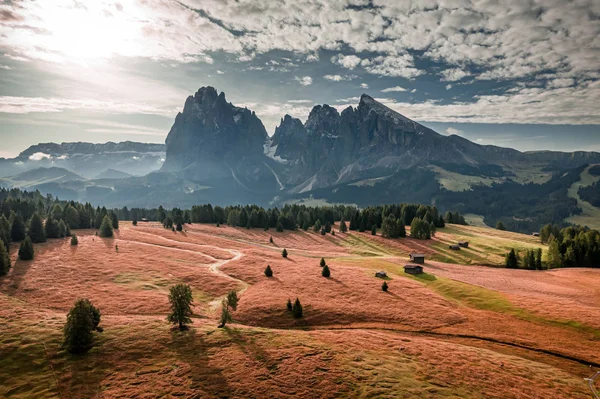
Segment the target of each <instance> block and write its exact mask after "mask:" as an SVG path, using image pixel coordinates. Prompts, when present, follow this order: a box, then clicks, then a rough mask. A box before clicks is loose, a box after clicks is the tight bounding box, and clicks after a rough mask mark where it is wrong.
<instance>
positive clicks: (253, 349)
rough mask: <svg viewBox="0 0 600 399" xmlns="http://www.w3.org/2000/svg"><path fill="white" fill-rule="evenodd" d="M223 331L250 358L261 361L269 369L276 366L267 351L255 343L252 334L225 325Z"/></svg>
mask: <svg viewBox="0 0 600 399" xmlns="http://www.w3.org/2000/svg"><path fill="white" fill-rule="evenodd" d="M223 331H224V332H225V334H227V335H228V336H229V338H230V339H231V341H232V342H233V343H234V344H236V345H237V346H238V347H239V348H240V350H241V351H242V352H244V353H245V354H246V355H247V356H248V357H250V358H251V359H254V360H256V361H258V362H260V363H262V364H263V365H264V366H265V367H266V368H267V369H269V370H272V369H273V368H274V367H275V366H276V362H275V361H274V360H273V359H272V358H271V356H270V355H269V353H268V352H267V351H265V350H264V349H263V348H262V347H261V346H260V345H259V344H257V343H256V340H255V339H254V338H253V337H252V335H248V334H244V332H246V331H244V330H239V329H237V328H227V327H225V328H224V329H223Z"/></svg>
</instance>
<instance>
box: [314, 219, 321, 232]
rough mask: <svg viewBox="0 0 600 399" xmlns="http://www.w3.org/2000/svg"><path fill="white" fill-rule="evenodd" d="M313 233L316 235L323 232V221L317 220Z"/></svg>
mask: <svg viewBox="0 0 600 399" xmlns="http://www.w3.org/2000/svg"><path fill="white" fill-rule="evenodd" d="M313 231H314V232H315V233H316V232H318V231H321V221H320V220H319V219H317V221H316V222H315V225H314V226H313Z"/></svg>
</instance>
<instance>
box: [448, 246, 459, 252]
mask: <svg viewBox="0 0 600 399" xmlns="http://www.w3.org/2000/svg"><path fill="white" fill-rule="evenodd" d="M448 248H449V249H451V250H453V251H460V246H458V245H450V246H449V247H448Z"/></svg>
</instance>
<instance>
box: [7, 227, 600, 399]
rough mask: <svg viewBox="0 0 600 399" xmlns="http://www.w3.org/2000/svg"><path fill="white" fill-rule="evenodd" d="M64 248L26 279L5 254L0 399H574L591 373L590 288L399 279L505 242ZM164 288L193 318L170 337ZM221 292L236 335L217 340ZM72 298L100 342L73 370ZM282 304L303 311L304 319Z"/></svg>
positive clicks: (593, 292)
mask: <svg viewBox="0 0 600 399" xmlns="http://www.w3.org/2000/svg"><path fill="white" fill-rule="evenodd" d="M77 233H78V237H79V245H78V246H77V247H72V246H71V245H70V244H69V241H68V240H66V239H65V240H50V241H49V242H47V243H45V244H40V245H36V246H35V249H36V257H35V259H34V260H33V261H28V262H23V261H18V260H16V250H17V248H16V246H13V248H11V255H12V259H13V263H14V264H13V268H12V270H11V271H10V273H9V274H8V276H5V277H3V278H0V396H1V397H8V398H30V397H36V398H37V397H46V398H50V397H61V398H87V397H97V398H120V397H143V398H154V397H174V396H178V397H195V398H212V397H215V398H221V397H236V398H285V397H302V398H338V397H347V398H375V397H377V398H379V397H384V398H589V397H590V394H589V391H588V390H587V387H586V385H585V384H584V381H583V378H584V377H587V376H588V375H589V374H591V372H590V369H589V367H588V364H589V363H594V364H599V363H600V355H599V354H600V330H599V329H600V321H599V320H600V317H599V316H600V306H599V305H600V271H598V270H590V269H564V270H552V271H542V272H531V271H524V270H508V269H501V268H491V267H484V266H476V265H474V264H473V263H472V262H469V265H468V266H465V265H459V264H451V263H447V262H442V261H440V260H428V261H427V263H426V265H425V269H426V272H427V274H426V275H423V276H420V277H411V276H407V275H405V274H404V273H403V270H402V265H404V263H406V257H405V254H406V253H408V252H411V251H417V252H424V253H426V254H427V255H428V257H433V258H434V259H436V257H437V258H443V257H444V256H447V255H445V254H444V253H443V251H441V250H440V248H441V246H442V245H445V243H446V242H447V241H451V240H454V239H456V237H462V236H466V237H471V239H472V241H473V242H474V243H475V246H474V248H472V252H468V251H465V252H464V254H461V255H460V256H464V257H465V259H467V258H469V257H470V258H469V259H470V260H471V261H475V260H477V259H483V255H481V254H480V253H478V252H477V251H478V250H479V251H481V253H483V252H490V250H489V249H485V250H483V249H481V248H478V247H477V245H478V244H479V243H480V241H477V240H478V239H480V238H481V237H483V236H486V237H488V238H486V240H492V241H493V240H496V241H495V243H496V244H494V245H497V246H498V248H501V247H503V246H504V245H512V244H510V243H512V242H518V240H519V237H518V236H509V235H508V233H507V234H506V235H501V236H496V237H495V236H493V235H495V234H497V233H496V232H495V231H492V230H490V232H488V231H487V230H486V229H479V230H478V229H476V228H463V229H458V228H454V227H449V228H448V229H443V230H441V231H440V232H439V233H438V234H437V235H436V238H435V239H434V240H431V241H417V240H413V239H410V238H408V239H400V240H386V239H383V238H381V237H379V236H376V237H373V236H371V235H370V234H361V233H347V234H341V233H337V234H336V235H335V236H331V235H327V236H321V235H320V234H317V233H312V232H284V233H277V232H274V231H268V232H264V231H262V230H247V229H235V228H230V227H225V226H222V227H218V228H217V227H215V226H209V225H198V224H194V225H186V226H185V231H184V232H180V233H176V232H172V231H170V230H165V229H163V228H162V227H160V226H159V225H158V224H155V223H140V224H139V225H138V226H136V227H134V226H132V225H131V224H129V223H126V222H123V223H122V224H121V229H120V230H119V231H118V232H116V235H115V238H113V239H102V238H99V237H96V236H95V235H94V231H93V230H90V231H78V232H77ZM510 234H512V233H510ZM271 236H272V237H273V240H274V243H273V244H271V243H269V237H271ZM489 237H491V238H489ZM503 240H506V241H507V242H508V244H507V243H505V242H504V241H503ZM527 240H529V241H531V240H530V239H529V238H528V239H527ZM527 240H524V241H527ZM490 245H491V244H490ZM528 245H532V246H534V245H536V244H535V242H532V241H531V242H529V244H528ZM117 247H118V250H117ZM283 248H286V249H287V251H288V253H289V256H288V258H287V259H284V258H283V257H282V256H281V251H282V249H283ZM495 256H500V255H499V254H495V253H490V254H489V256H487V255H486V258H485V259H486V260H491V261H493V260H494V257H495ZM321 257H324V258H325V259H326V261H327V263H328V265H329V267H330V270H331V277H330V278H324V277H322V276H321V267H320V266H319V261H320V259H321ZM267 265H270V266H271V268H272V269H273V272H274V276H273V277H272V278H267V277H266V276H265V275H264V269H265V267H266V266H267ZM376 270H385V271H386V272H387V273H388V276H389V279H388V281H387V282H388V284H389V286H390V290H389V292H387V293H384V292H382V290H381V284H382V280H381V279H377V278H375V277H374V272H375V271H376ZM179 282H184V283H187V284H189V285H190V286H191V287H192V290H193V294H194V301H195V305H194V314H195V315H194V318H193V325H192V326H191V328H190V329H189V330H188V331H183V332H179V331H174V330H172V329H171V326H170V325H169V324H168V323H167V322H166V315H167V312H168V298H167V297H168V291H169V288H170V287H171V286H172V285H174V284H176V283H179ZM232 289H235V290H238V292H239V295H240V303H239V306H238V309H237V311H235V312H233V317H234V323H232V324H230V325H228V326H227V327H226V328H224V329H218V328H217V327H216V326H217V324H218V316H219V314H218V312H217V310H218V305H219V303H220V299H221V298H222V297H223V296H224V295H225V294H226V293H227V292H228V291H229V290H232ZM82 297H85V298H89V299H90V300H91V301H92V302H93V303H94V304H95V305H96V306H98V307H99V308H100V310H101V312H102V322H101V325H102V326H103V327H104V332H103V333H99V334H97V336H96V343H95V346H94V348H93V349H92V350H91V351H90V352H89V353H87V354H85V355H79V356H75V355H70V354H68V353H66V351H64V350H63V349H62V348H61V339H62V326H63V325H64V322H65V317H66V313H67V312H68V310H69V308H70V307H71V306H72V304H73V302H74V301H75V300H76V299H77V298H82ZM288 298H289V299H291V300H292V301H293V300H295V298H299V299H300V301H301V302H302V305H303V308H304V317H303V318H302V319H298V320H295V319H293V317H292V316H291V315H290V314H289V313H288V312H287V310H286V306H285V305H286V302H287V300H288Z"/></svg>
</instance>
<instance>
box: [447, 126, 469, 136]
mask: <svg viewBox="0 0 600 399" xmlns="http://www.w3.org/2000/svg"><path fill="white" fill-rule="evenodd" d="M446 133H447V134H448V135H452V134H454V135H457V136H462V135H464V134H465V132H464V131H462V130H460V129H455V128H453V127H449V128H448V129H446Z"/></svg>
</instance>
